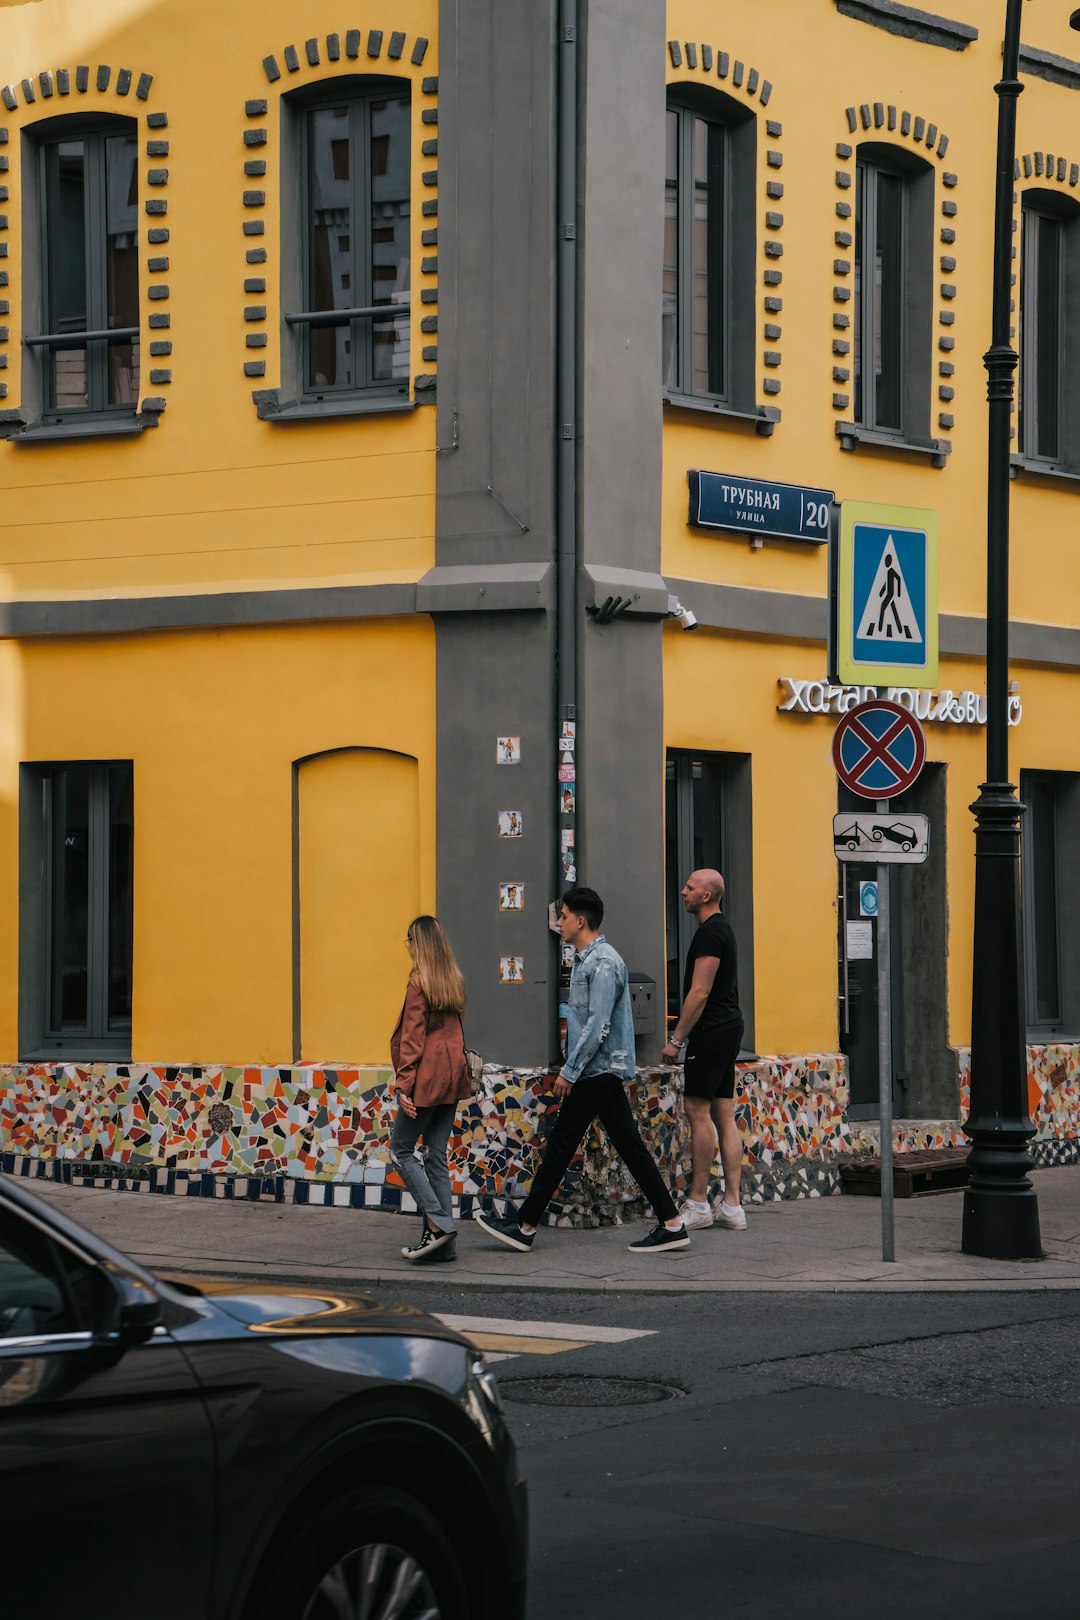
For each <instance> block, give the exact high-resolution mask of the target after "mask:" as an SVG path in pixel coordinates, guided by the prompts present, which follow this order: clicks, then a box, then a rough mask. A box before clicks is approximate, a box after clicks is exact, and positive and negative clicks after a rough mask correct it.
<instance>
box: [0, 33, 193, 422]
mask: <svg viewBox="0 0 1080 1620" xmlns="http://www.w3.org/2000/svg"><path fill="white" fill-rule="evenodd" d="M153 83H154V75H153V74H152V73H145V72H136V71H135V70H134V69H132V68H118V69H117V70H116V72H115V74H114V72H113V69H112V67H111V66H110V65H109V64H108V63H105V62H101V63H98V64H96V65H95V66H93V67H91V66H90V65H89V64H88V63H80V64H78V65H77V66H76V67H74V68H66V67H63V68H55V69H52V68H46V69H42V70H41V71H40V72H38V73H36V74H32V75H30V76H28V77H27V78H25V79H20V80H19V81H18V83H17V84H6V85H3V86H2V87H0V102H2V103H3V105H4V107H5V108H6V110H7V111H8V112H9V113H19V112H21V111H23V110H24V109H25V110H26V111H27V112H28V113H29V116H28V117H25V118H23V119H22V120H21V122H20V125H19V127H20V128H21V129H26V128H29V127H31V126H32V125H33V124H34V123H35V122H37V121H38V120H39V119H42V118H55V117H58V116H62V115H63V114H64V113H74V112H77V111H83V110H85V109H87V108H92V109H93V110H95V111H97V112H117V113H127V115H128V116H130V117H134V118H135V119H136V121H140V120H141V121H142V123H143V126H144V128H145V131H146V135H147V139H146V143H145V147H144V150H143V152H142V153H141V154H140V157H139V194H140V196H141V197H142V199H143V207H142V212H143V214H144V215H145V216H149V218H148V225H147V232H146V246H147V248H148V250H149V251H148V252H147V254H146V257H145V258H144V259H143V261H142V264H141V266H140V268H141V271H142V275H141V290H142V291H143V292H144V294H145V296H143V297H141V298H140V311H141V314H140V327H141V333H140V344H139V348H140V353H141V354H142V355H146V356H148V357H149V359H150V360H151V361H154V360H157V361H166V362H170V363H168V364H165V365H151V366H150V367H149V368H148V369H147V370H144V371H143V374H142V376H141V377H140V383H141V384H142V386H143V387H145V386H146V384H147V383H149V386H150V388H151V389H157V388H164V387H167V386H168V385H169V384H170V383H171V382H172V366H171V359H172V338H171V334H170V332H169V327H170V324H171V317H170V315H169V312H168V310H167V308H165V307H164V306H165V305H167V303H168V300H169V285H168V282H167V281H165V280H163V279H161V278H162V277H164V276H166V275H167V274H168V270H169V259H168V255H167V254H166V253H164V252H163V251H162V249H163V248H164V247H165V246H166V245H167V243H168V240H169V229H168V226H167V225H166V224H165V222H164V219H165V216H166V215H167V213H168V208H169V203H168V184H169V170H168V167H167V163H166V160H167V159H168V157H169V141H168V139H167V138H166V137H165V136H164V135H163V134H162V133H161V132H162V131H163V130H165V129H167V128H168V123H169V119H168V114H167V113H165V112H163V111H158V110H146V111H143V112H141V113H140V111H138V110H137V109H136V108H135V107H134V106H132V105H131V103H130V101H129V100H128V98H129V97H131V98H133V99H134V101H135V102H138V103H146V102H148V101H150V99H151V94H150V93H151V89H152V87H153ZM9 140H10V130H9V128H7V127H0V207H3V208H4V211H3V212H2V213H0V261H4V262H3V263H0V373H2V372H5V371H7V369H8V363H9V344H10V342H11V338H10V333H11V330H12V327H13V326H14V327H15V328H16V341H18V339H19V338H20V337H21V326H22V322H21V317H20V318H19V319H18V320H15V321H12V323H11V325H9V324H8V322H9V317H10V316H11V309H12V300H13V293H14V290H15V289H14V287H13V285H12V276H13V275H17V271H13V270H12V268H11V265H10V263H9V262H8V259H9V252H8V241H7V231H8V219H9V213H8V210H7V206H5V205H9V204H11V205H14V204H15V203H16V202H17V197H16V196H14V195H13V193H14V192H15V191H16V189H17V182H16V180H14V179H12V178H10V176H11V163H10V158H9V155H8V153H7V151H5V150H4V148H6V147H7V146H8V144H9ZM144 364H145V363H144ZM7 395H8V384H7V379H6V377H0V402H2V401H6V399H7ZM140 408H141V411H142V413H143V418H144V421H145V422H146V425H148V426H154V425H156V423H157V421H158V419H159V417H160V415H161V413H162V412H163V411H164V409H165V396H164V395H163V394H154V393H150V394H146V395H144V397H143V399H142V402H141V407H140ZM3 416H4V417H11V418H16V417H19V412H18V411H5V412H3Z"/></svg>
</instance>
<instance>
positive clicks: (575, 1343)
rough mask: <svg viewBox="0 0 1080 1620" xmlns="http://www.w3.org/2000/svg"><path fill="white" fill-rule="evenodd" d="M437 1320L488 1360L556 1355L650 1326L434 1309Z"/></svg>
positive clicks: (647, 1332) (643, 1332)
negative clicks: (523, 1318)
mask: <svg viewBox="0 0 1080 1620" xmlns="http://www.w3.org/2000/svg"><path fill="white" fill-rule="evenodd" d="M437 1314H438V1318H439V1321H440V1322H445V1323H446V1326H447V1327H451V1328H454V1329H455V1330H456V1331H457V1332H458V1333H462V1334H464V1335H465V1337H466V1338H467V1339H469V1340H470V1341H471V1343H473V1344H474V1345H475V1346H476V1348H477V1349H478V1350H482V1351H483V1352H484V1354H485V1356H486V1358H487V1360H488V1361H506V1360H509V1359H511V1358H512V1357H514V1356H525V1355H532V1356H557V1355H561V1354H562V1353H563V1352H564V1351H567V1350H584V1349H586V1348H587V1347H588V1346H589V1345H590V1344H625V1343H626V1342H627V1341H628V1340H630V1339H647V1338H650V1337H651V1335H652V1333H653V1331H654V1330H653V1329H652V1328H617V1327H599V1326H595V1325H594V1324H592V1323H588V1322H519V1321H516V1320H514V1319H513V1318H507V1317H493V1316H452V1315H447V1314H446V1313H444V1312H441V1311H440V1312H438V1313H437Z"/></svg>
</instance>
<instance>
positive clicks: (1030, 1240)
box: [960, 1182, 1045, 1260]
mask: <svg viewBox="0 0 1080 1620" xmlns="http://www.w3.org/2000/svg"><path fill="white" fill-rule="evenodd" d="M960 1246H961V1249H962V1250H963V1252H964V1253H965V1254H978V1255H982V1256H983V1257H984V1258H985V1259H987V1260H1042V1259H1044V1258H1045V1256H1044V1254H1043V1247H1042V1237H1041V1234H1040V1231H1039V1203H1038V1199H1037V1198H1036V1196H1035V1189H1034V1187H1033V1186H1032V1185H1031V1183H1030V1182H1029V1183H1028V1184H1027V1186H1026V1187H969V1188H968V1190H967V1192H966V1193H965V1194H964V1232H963V1241H962V1243H961V1245H960Z"/></svg>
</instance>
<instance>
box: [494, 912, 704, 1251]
mask: <svg viewBox="0 0 1080 1620" xmlns="http://www.w3.org/2000/svg"><path fill="white" fill-rule="evenodd" d="M603 920H604V902H603V901H602V900H601V898H600V896H599V895H598V894H597V893H596V890H595V889H586V888H576V889H570V890H568V891H567V893H566V894H565V895H564V896H563V901H562V908H561V912H560V917H559V928H560V932H561V934H562V937H563V939H564V940H565V941H566V942H567V944H570V945H572V946H573V947H574V972H573V977H572V978H571V980H570V1007H569V1014H568V1017H567V1038H566V1062H565V1063H564V1064H563V1066H562V1068H561V1070H560V1071H559V1074H558V1076H557V1077H556V1079H555V1086H554V1089H555V1095H556V1096H557V1097H561V1098H562V1099H563V1103H562V1108H561V1109H560V1111H559V1120H558V1124H557V1125H556V1126H555V1129H554V1131H553V1132H552V1135H551V1140H550V1141H549V1143H548V1145H547V1148H546V1150H545V1152H544V1156H543V1158H542V1159H541V1161H540V1168H539V1169H538V1170H537V1172H536V1175H535V1176H534V1177H533V1184H532V1187H531V1189H530V1191H529V1196H528V1197H527V1198H526V1199H525V1202H524V1203H523V1204H522V1205H521V1208H520V1209H519V1210H518V1211H517V1213H516V1214H515V1213H514V1212H513V1210H512V1209H511V1207H510V1206H509V1205H507V1213H506V1215H505V1217H504V1218H503V1219H502V1220H499V1219H498V1217H497V1216H494V1215H477V1217H476V1219H477V1221H478V1222H479V1224H480V1225H481V1226H482V1227H483V1228H484V1231H485V1232H490V1233H491V1236H492V1237H496V1238H498V1239H499V1241H500V1242H501V1243H505V1244H507V1245H508V1246H509V1247H510V1248H511V1249H519V1250H521V1251H522V1252H524V1253H527V1252H528V1250H529V1249H531V1248H532V1245H533V1239H534V1237H535V1236H536V1228H537V1224H538V1223H539V1220H540V1217H541V1216H542V1215H543V1213H544V1210H545V1209H546V1208H547V1206H548V1203H549V1202H550V1199H551V1196H552V1194H553V1193H554V1192H555V1190H556V1188H557V1187H558V1185H559V1183H560V1181H561V1180H562V1178H563V1176H564V1175H565V1173H566V1168H567V1166H568V1165H569V1163H570V1160H571V1159H572V1158H573V1157H574V1154H575V1153H576V1152H577V1150H578V1148H579V1147H580V1145H581V1141H582V1138H583V1137H584V1135H585V1132H586V1131H587V1130H588V1129H589V1126H590V1125H591V1124H592V1122H593V1120H594V1119H598V1120H599V1121H600V1123H601V1125H603V1127H604V1129H605V1130H606V1131H607V1133H608V1135H609V1136H610V1138H611V1141H612V1145H613V1147H614V1148H615V1151H616V1153H618V1155H619V1157H620V1158H621V1159H622V1161H623V1163H624V1164H625V1165H626V1168H627V1169H628V1170H629V1172H630V1174H631V1175H632V1176H633V1178H634V1180H635V1181H636V1182H637V1184H638V1186H639V1187H640V1188H641V1190H642V1192H643V1193H644V1194H645V1196H646V1198H647V1199H648V1200H649V1202H650V1204H651V1205H652V1207H653V1209H654V1210H655V1212H656V1221H657V1224H656V1226H655V1227H654V1228H653V1230H652V1231H651V1232H649V1233H647V1234H646V1236H645V1237H643V1238H639V1239H638V1241H637V1242H636V1243H631V1244H629V1245H628V1247H629V1248H630V1250H631V1251H632V1252H633V1253H635V1254H651V1253H656V1252H659V1251H661V1250H665V1249H686V1248H689V1246H690V1239H689V1237H688V1236H687V1233H686V1229H685V1228H684V1226H683V1224H682V1222H681V1221H680V1219H679V1216H678V1214H677V1213H676V1210H675V1203H674V1200H673V1199H672V1196H671V1194H670V1192H669V1191H668V1189H667V1187H666V1186H665V1185H664V1178H663V1177H662V1176H661V1174H660V1172H659V1170H658V1169H657V1168H656V1164H655V1162H654V1161H653V1159H652V1157H651V1156H650V1154H649V1150H648V1148H647V1147H646V1146H645V1144H644V1142H643V1141H642V1140H641V1136H640V1133H639V1131H638V1128H637V1125H636V1123H635V1121H634V1116H633V1113H632V1111H631V1108H630V1102H629V1099H628V1097H627V1095H626V1091H625V1089H624V1082H625V1081H627V1080H631V1079H633V1076H634V1071H635V1067H636V1054H635V1051H634V1020H633V1013H632V1010H631V1006H630V989H629V983H628V980H627V973H626V963H625V962H624V961H623V959H622V957H621V956H620V955H619V953H618V951H616V950H615V949H613V947H612V946H610V945H609V944H608V942H607V940H606V939H605V938H604V936H603V934H601V932H600V924H601V923H602V922H603Z"/></svg>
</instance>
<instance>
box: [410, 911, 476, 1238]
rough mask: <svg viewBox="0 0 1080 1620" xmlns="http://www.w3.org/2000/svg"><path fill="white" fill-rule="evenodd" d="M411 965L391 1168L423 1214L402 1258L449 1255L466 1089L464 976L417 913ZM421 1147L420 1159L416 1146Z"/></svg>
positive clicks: (431, 924)
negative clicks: (454, 1137) (458, 1123)
mask: <svg viewBox="0 0 1080 1620" xmlns="http://www.w3.org/2000/svg"><path fill="white" fill-rule="evenodd" d="M405 944H406V946H407V947H408V951H409V955H410V956H411V957H412V959H413V964H414V966H413V970H412V972H411V973H410V974H409V981H408V984H407V985H406V986H405V1003H404V1006H403V1007H402V1009H401V1016H400V1017H399V1019H398V1021H397V1028H396V1029H395V1030H394V1033H393V1036H392V1037H391V1040H390V1055H391V1057H392V1059H393V1063H394V1075H395V1084H396V1086H397V1097H398V1111H397V1116H396V1118H395V1120H394V1128H393V1132H392V1134H391V1137H390V1153H391V1157H392V1160H393V1165H394V1169H395V1170H397V1171H398V1173H399V1174H400V1176H401V1179H402V1181H403V1182H404V1183H405V1186H406V1188H407V1189H408V1191H409V1192H410V1193H411V1194H412V1196H413V1198H415V1200H416V1205H417V1208H418V1209H419V1210H420V1213H421V1214H422V1216H423V1218H424V1230H423V1233H422V1235H421V1237H420V1241H419V1243H416V1244H414V1245H413V1246H412V1248H406V1249H402V1251H401V1252H402V1254H403V1255H404V1256H405V1258H406V1260H411V1261H420V1262H427V1261H428V1260H433V1259H439V1260H453V1258H454V1248H455V1244H456V1239H457V1233H456V1231H455V1229H454V1217H453V1205H452V1202H451V1191H450V1171H449V1169H448V1168H447V1163H446V1147H447V1143H448V1142H449V1140H450V1132H451V1130H452V1128H453V1124H454V1115H455V1114H456V1112H457V1105H458V1102H459V1101H460V1100H461V1098H462V1097H467V1096H468V1095H469V1092H470V1083H469V1070H468V1065H467V1064H466V1062H465V1035H464V1032H463V1030H462V1027H461V1015H462V1013H463V1012H464V1011H465V980H464V979H463V978H462V976H461V969H460V968H459V967H458V965H457V960H456V958H455V956H454V952H453V949H452V947H451V945H450V941H449V940H448V939H447V937H446V934H445V933H444V931H443V927H442V924H441V923H440V922H439V921H438V919H437V918H436V917H415V918H414V919H413V921H412V922H411V923H410V924H409V932H408V936H407V938H406V940H405ZM421 1139H422V1140H423V1144H424V1160H423V1164H421V1163H420V1161H419V1160H418V1159H417V1157H416V1145H417V1143H418V1142H419V1141H420V1140H421Z"/></svg>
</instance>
